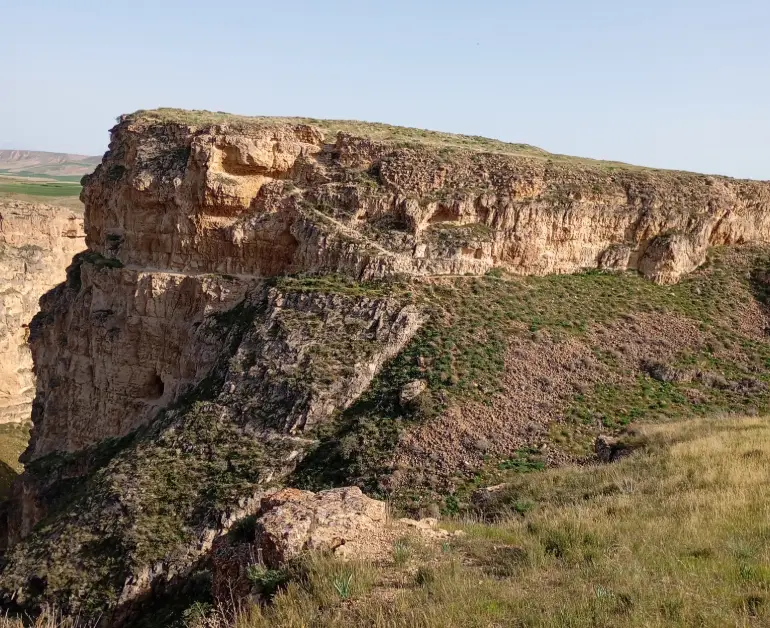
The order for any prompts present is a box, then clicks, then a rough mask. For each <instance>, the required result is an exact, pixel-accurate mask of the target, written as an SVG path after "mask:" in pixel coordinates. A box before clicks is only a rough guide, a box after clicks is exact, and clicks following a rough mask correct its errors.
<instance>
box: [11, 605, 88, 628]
mask: <svg viewBox="0 0 770 628" xmlns="http://www.w3.org/2000/svg"><path fill="white" fill-rule="evenodd" d="M90 625H91V624H86V623H83V622H80V621H79V620H78V619H77V618H75V619H73V618H66V617H64V616H62V615H61V614H60V613H59V612H58V611H56V610H52V609H46V610H44V611H43V612H42V613H41V614H40V615H38V617H36V618H35V619H30V618H26V617H25V618H23V619H22V618H17V617H9V616H7V615H6V616H4V617H0V628H89V626H90Z"/></svg>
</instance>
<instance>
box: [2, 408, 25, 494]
mask: <svg viewBox="0 0 770 628" xmlns="http://www.w3.org/2000/svg"><path fill="white" fill-rule="evenodd" d="M28 440H29V426H28V425H18V424H16V423H5V424H0V502H1V501H3V499H5V498H6V497H7V495H8V489H9V488H10V485H11V482H12V481H13V479H14V478H15V477H16V476H17V475H18V474H19V473H21V472H22V470H23V468H22V465H21V464H20V463H19V456H20V455H21V454H22V452H23V451H24V450H25V449H26V448H27V441H28Z"/></svg>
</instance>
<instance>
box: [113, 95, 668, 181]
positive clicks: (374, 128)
mask: <svg viewBox="0 0 770 628" xmlns="http://www.w3.org/2000/svg"><path fill="white" fill-rule="evenodd" d="M128 118H129V119H131V120H144V121H148V122H158V123H172V124H173V123H177V124H187V125H191V126H196V127H203V128H205V127H211V126H214V125H221V124H227V125H228V126H229V127H230V128H231V129H233V130H235V131H240V132H249V130H252V129H255V128H261V127H265V126H270V125H275V124H312V125H314V126H316V127H319V128H320V129H322V130H323V131H325V132H327V133H328V135H327V136H326V141H333V140H334V138H335V137H336V135H337V133H338V132H343V133H349V134H351V135H355V136H358V137H367V138H370V139H373V140H376V141H380V142H392V143H396V144H402V145H409V144H414V145H421V146H424V147H428V148H433V149H437V150H450V151H451V150H467V151H474V152H484V153H493V154H499V155H511V156H516V157H530V158H535V159H548V160H551V161H559V162H567V163H572V164H575V165H580V166H582V167H598V168H602V169H607V168H610V169H623V170H625V169H630V170H648V171H650V172H653V171H654V172H675V171H664V170H660V169H654V168H644V167H642V166H634V165H631V164H626V163H623V162H618V161H603V160H598V159H590V158H584V157H573V156H570V155H560V154H556V153H549V152H548V151H546V150H543V149H542V148H538V147H537V146H532V145H530V144H521V143H512V142H503V141H501V140H495V139H491V138H487V137H481V136H478V135H462V134H458V133H442V132H440V131H429V130H426V129H415V128H410V127H402V126H395V125H392V124H384V123H380V122H362V121H359V120H319V119H317V118H301V117H268V116H241V115H235V114H231V113H225V112H222V111H195V110H185V109H173V108H160V109H153V110H139V111H136V112H134V113H132V114H130V115H129V116H128Z"/></svg>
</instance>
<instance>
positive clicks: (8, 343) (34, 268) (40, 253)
mask: <svg viewBox="0 0 770 628" xmlns="http://www.w3.org/2000/svg"><path fill="white" fill-rule="evenodd" d="M83 238H84V233H83V218H82V216H80V215H78V214H77V213H76V212H73V211H71V210H68V209H63V208H60V207H52V206H49V205H40V204H34V203H25V202H22V201H0V423H21V422H25V421H29V416H30V407H31V404H32V398H33V397H34V392H35V383H34V377H33V375H32V358H31V356H30V352H29V349H28V347H27V336H28V334H29V329H28V325H29V322H30V321H31V320H32V317H33V316H34V315H35V314H36V313H37V311H38V300H39V299H40V297H41V296H42V295H43V294H44V293H45V292H47V291H48V290H50V289H51V288H52V287H53V286H55V285H56V284H57V283H59V282H61V281H62V280H63V279H64V269H65V268H66V267H67V266H68V265H69V263H70V261H71V260H72V256H73V255H74V254H75V253H77V252H78V251H81V250H83V249H84V248H85V244H84V241H83Z"/></svg>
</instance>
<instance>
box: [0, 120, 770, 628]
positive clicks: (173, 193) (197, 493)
mask: <svg viewBox="0 0 770 628" xmlns="http://www.w3.org/2000/svg"><path fill="white" fill-rule="evenodd" d="M83 200H84V202H85V205H86V221H85V231H86V241H87V244H88V252H87V253H84V254H83V255H80V256H78V257H77V258H76V260H75V262H74V263H73V264H72V266H71V267H70V268H69V270H68V277H67V281H66V282H65V283H63V284H61V285H59V286H58V287H56V288H55V289H54V290H52V291H51V292H49V293H48V294H47V295H46V296H45V297H44V298H43V300H42V310H41V312H40V314H39V315H38V316H37V317H36V318H35V321H34V323H33V324H32V325H31V335H30V343H31V347H32V353H33V357H34V360H35V365H36V372H37V376H38V379H37V393H36V397H35V403H34V407H33V421H34V425H35V427H34V430H33V434H32V439H31V442H30V445H29V448H28V450H27V452H26V453H25V455H24V461H25V463H26V465H27V466H26V471H25V473H24V475H23V476H22V477H21V478H20V479H19V480H18V481H17V482H16V483H15V485H14V494H13V498H12V500H11V502H10V503H9V505H8V506H7V507H6V509H5V514H4V527H5V528H6V536H7V538H8V539H9V543H10V546H11V547H10V549H9V550H8V551H7V553H6V556H5V559H4V560H5V564H4V567H3V572H2V578H1V584H0V593H2V595H3V596H4V601H5V604H7V605H9V606H22V607H35V606H36V605H39V604H41V603H43V602H53V603H56V604H57V605H58V606H59V607H60V608H63V609H64V610H66V611H71V612H78V613H80V614H81V616H90V615H94V616H97V615H98V616H100V617H102V621H103V622H105V625H118V624H120V623H121V622H123V623H125V622H134V623H136V622H137V621H139V619H138V618H139V617H140V616H141V610H142V607H143V604H144V603H150V602H152V601H153V600H156V599H158V598H160V597H162V596H163V595H164V594H170V593H171V592H172V591H176V590H177V589H178V588H179V587H180V586H181V585H189V583H190V582H193V581H195V582H197V581H198V580H196V578H194V577H193V574H196V573H203V574H205V573H206V571H207V569H208V567H207V562H206V561H207V557H208V553H209V551H210V548H211V545H212V542H213V541H214V539H216V538H217V537H218V536H219V535H221V534H222V533H223V532H224V531H226V530H227V529H228V528H229V527H230V526H231V525H232V524H233V522H235V521H236V520H238V519H239V518H240V517H242V516H244V515H248V514H252V513H253V512H254V509H255V507H256V506H255V505H256V504H258V503H259V500H260V497H261V496H263V495H264V494H265V493H266V492H267V491H269V490H272V489H274V488H277V487H280V486H285V485H301V486H303V487H311V488H320V487H328V486H332V485H343V484H345V483H357V484H359V485H360V486H362V487H364V488H366V489H367V490H370V491H372V492H380V493H385V494H391V495H392V496H393V497H394V499H395V500H396V501H397V502H398V503H400V504H402V505H404V507H407V508H408V507H413V508H420V507H423V506H426V507H427V505H428V504H430V503H433V504H434V506H435V504H436V503H439V504H441V506H442V507H443V508H445V509H446V510H448V511H450V512H452V511H456V510H457V509H458V508H459V507H460V506H461V502H462V499H463V490H465V489H466V488H467V486H468V485H470V484H472V483H473V482H478V481H482V480H483V479H484V478H488V479H489V478H492V477H493V475H494V473H493V471H494V468H493V467H492V468H490V464H491V465H494V464H498V463H499V464H502V465H507V468H513V467H516V466H517V465H518V466H526V465H537V464H541V465H542V464H545V463H558V462H559V461H560V460H564V459H566V458H568V457H570V456H572V457H579V456H581V455H584V454H585V451H584V450H583V449H581V447H583V445H584V444H585V443H584V441H585V440H586V439H587V438H589V437H590V436H591V435H592V434H594V433H595V431H596V429H611V428H612V427H613V426H616V425H619V424H625V423H627V422H629V421H632V420H638V419H639V418H655V417H654V416H652V413H653V412H654V413H656V414H659V415H665V414H666V412H667V410H666V408H671V407H676V408H677V410H678V411H680V412H681V413H684V414H687V413H695V414H697V413H707V412H711V411H714V410H717V409H730V408H733V407H736V406H741V407H743V408H745V407H752V408H753V409H754V410H755V411H756V410H757V409H759V408H764V407H766V406H767V401H768V400H767V373H766V371H765V369H766V363H765V362H764V360H765V359H766V358H768V357H770V350H769V349H768V346H767V343H766V342H765V329H766V327H767V325H766V322H767V321H766V313H765V309H764V307H765V306H764V295H765V291H766V290H765V287H766V284H767V280H766V277H767V254H766V251H765V250H764V249H763V248H762V244H764V243H767V242H768V241H770V185H768V184H764V183H759V182H751V181H735V180H731V179H726V178H721V177H706V176H701V175H694V174H688V173H678V172H665V171H652V170H645V169H641V168H635V167H631V166H625V165H622V164H610V163H604V162H592V161H587V160H577V159H570V158H566V157H561V156H555V155H550V154H548V153H545V152H543V151H539V150H538V149H534V148H532V147H527V146H522V145H510V144H503V143H499V142H493V141H489V140H483V139H481V138H468V137H463V136H450V135H443V134H437V133H428V132H420V131H414V130H408V129H398V128H393V127H387V126H384V125H367V124H361V123H332V122H323V121H312V120H293V119H260V118H239V117H228V116H219V115H215V114H208V113H196V112H177V111H165V110H161V111H157V112H140V113H137V114H133V115H131V116H126V117H124V118H122V119H121V121H120V122H119V124H118V125H117V126H116V127H115V128H114V129H113V132H112V142H111V144H110V150H109V152H108V153H107V154H106V155H105V157H104V160H103V162H102V164H101V165H100V166H99V167H98V168H97V170H96V172H95V173H94V174H93V175H91V176H90V177H87V178H86V180H85V188H84V192H83ZM749 242H753V243H754V244H753V245H752V246H743V247H741V248H740V249H738V250H737V251H731V250H728V249H725V248H723V247H722V246H720V247H719V248H717V249H716V250H715V252H714V254H713V255H712V258H711V260H710V262H709V263H708V264H707V265H706V266H705V267H704V268H702V269H701V270H698V271H697V272H696V273H695V274H694V275H692V276H691V277H688V278H686V279H685V280H684V281H682V282H681V283H679V284H678V285H673V286H669V285H659V284H672V283H675V282H676V281H677V280H679V279H681V278H682V277H683V276H684V275H685V274H687V273H689V272H691V271H693V270H695V269H696V268H697V267H698V266H700V265H701V264H703V262H705V261H706V259H707V253H708V249H709V247H710V246H712V245H739V244H740V245H743V244H746V243H749ZM596 269H600V270H613V271H623V270H638V271H639V272H640V273H641V274H642V275H643V276H644V277H646V279H642V278H640V277H639V276H637V275H636V274H633V273H627V274H609V273H595V272H590V273H584V274H580V275H576V276H575V277H558V276H553V275H554V274H563V273H577V272H580V271H586V270H596ZM467 275H470V277H468V276H467ZM517 275H525V276H527V277H516V276H517ZM546 275H549V276H546ZM650 279H651V280H653V281H654V282H655V283H653V282H651V281H649V280H650ZM733 319H734V320H733ZM733 324H734V325H735V330H734V331H733V330H731V326H732V325H733ZM725 339H729V341H730V344H729V345H728V344H726V340H725ZM720 343H721V344H720ZM666 369H669V370H666ZM608 391H609V392H608ZM613 395H614V396H613ZM619 398H620V401H618V399H619ZM597 426H598V428H597ZM560 439H561V441H560ZM562 441H563V442H562Z"/></svg>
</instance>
